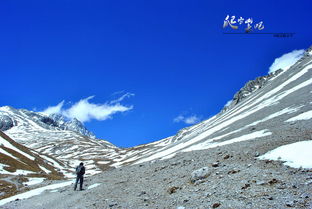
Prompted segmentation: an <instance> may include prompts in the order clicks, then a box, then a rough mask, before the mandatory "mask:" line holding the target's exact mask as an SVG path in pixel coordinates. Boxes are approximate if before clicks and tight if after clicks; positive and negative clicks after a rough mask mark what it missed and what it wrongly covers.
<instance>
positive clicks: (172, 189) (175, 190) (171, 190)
mask: <svg viewBox="0 0 312 209" xmlns="http://www.w3.org/2000/svg"><path fill="white" fill-rule="evenodd" d="M178 189H181V188H180V187H176V186H173V187H170V188H169V189H168V190H167V192H168V193H169V194H173V193H176V192H177V190H178Z"/></svg>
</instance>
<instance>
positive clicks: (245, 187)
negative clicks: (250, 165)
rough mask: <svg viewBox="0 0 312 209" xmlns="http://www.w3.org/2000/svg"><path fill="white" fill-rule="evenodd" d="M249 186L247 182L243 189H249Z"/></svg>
mask: <svg viewBox="0 0 312 209" xmlns="http://www.w3.org/2000/svg"><path fill="white" fill-rule="evenodd" d="M248 187H250V184H245V185H244V186H243V187H242V189H247V188H248Z"/></svg>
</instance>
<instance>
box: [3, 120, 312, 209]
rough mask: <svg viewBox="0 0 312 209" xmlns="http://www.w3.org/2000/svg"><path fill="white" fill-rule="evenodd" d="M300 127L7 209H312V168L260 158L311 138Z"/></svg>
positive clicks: (89, 181) (109, 175) (122, 171)
mask: <svg viewBox="0 0 312 209" xmlns="http://www.w3.org/2000/svg"><path fill="white" fill-rule="evenodd" d="M297 125H298V127H300V128H298V127H296V126H294V125H292V126H290V127H289V128H288V132H287V129H283V134H281V133H279V132H278V130H277V131H276V133H275V134H273V135H271V136H267V137H264V138H261V139H260V140H259V139H258V140H251V141H246V142H240V143H234V144H230V145H226V146H222V147H217V148H213V149H208V150H202V151H193V152H187V153H180V154H178V155H176V156H174V157H173V158H171V159H167V160H162V161H158V160H157V161H152V162H147V163H144V164H140V165H132V166H124V167H121V168H118V169H111V170H108V171H106V172H103V173H101V174H98V175H95V176H92V177H88V178H86V179H85V188H87V187H88V186H90V185H93V184H95V183H100V185H99V186H98V187H95V188H92V189H86V190H84V191H73V186H71V187H64V188H61V189H59V190H58V191H57V192H53V193H51V192H49V191H46V192H44V193H42V194H41V195H39V196H35V197H32V198H30V199H26V200H18V201H14V202H11V203H9V204H7V205H4V206H3V208H5V209H9V208H21V209H28V208H29V209H34V208H40V209H41V208H42V209H43V208H58V209H62V208H64V209H65V208H66V209H69V208H133V209H138V208H180V209H182V208H183V207H184V208H312V170H303V169H294V168H290V167H287V166H285V165H283V164H282V162H276V161H265V160H258V159H257V158H256V157H257V156H258V155H262V154H264V153H266V152H267V151H269V150H272V149H274V148H275V147H278V146H280V145H283V144H288V143H291V142H295V141H300V140H307V138H309V137H311V135H309V134H308V135H307V131H309V129H304V127H305V126H306V128H307V127H308V126H309V125H311V124H297ZM294 130H297V132H296V131H294ZM310 139H311V138H310ZM202 167H208V168H209V176H208V177H207V178H205V179H202V180H198V181H196V182H195V183H192V182H191V181H190V178H191V173H192V172H193V171H194V170H197V169H200V168H202Z"/></svg>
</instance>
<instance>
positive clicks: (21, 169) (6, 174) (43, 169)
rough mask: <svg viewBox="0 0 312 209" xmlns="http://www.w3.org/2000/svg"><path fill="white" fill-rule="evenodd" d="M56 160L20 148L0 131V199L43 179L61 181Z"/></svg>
mask: <svg viewBox="0 0 312 209" xmlns="http://www.w3.org/2000/svg"><path fill="white" fill-rule="evenodd" d="M56 164H57V165H61V163H60V162H57V160H55V159H53V158H51V157H49V156H45V155H40V154H38V153H37V152H36V151H34V150H30V149H28V148H27V147H25V146H22V145H20V144H18V143H16V142H15V141H14V140H12V139H11V138H10V137H8V136H7V135H6V134H4V133H3V132H1V131H0V199H3V198H5V197H8V196H11V195H13V194H16V193H17V192H21V191H25V189H26V190H27V188H28V187H27V186H29V185H31V184H33V183H35V182H38V181H39V182H40V181H43V180H44V179H62V178H63V174H62V173H60V172H59V169H58V168H57V167H56Z"/></svg>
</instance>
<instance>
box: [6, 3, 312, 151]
mask: <svg viewBox="0 0 312 209" xmlns="http://www.w3.org/2000/svg"><path fill="white" fill-rule="evenodd" d="M310 11H312V4H311V1H310V0H306V1H303V0H298V1H296V2H295V3H294V2H293V1H285V0H283V1H280V0H277V1H274V4H272V1H261V2H260V1H254V2H253V1H213V2H212V1H181V0H179V1H168V0H167V1H161V0H158V1H136V0H135V1H77V0H76V1H69V0H62V1H58V0H56V1H1V3H0V24H1V27H0V45H1V47H0V70H1V86H2V90H1V92H0V106H4V105H10V106H13V107H15V108H26V109H30V110H36V111H42V110H45V109H46V108H48V107H51V106H55V105H57V104H59V103H60V102H62V101H64V102H63V106H62V111H63V113H66V114H67V115H69V116H73V115H75V114H78V113H79V114H82V116H81V117H84V116H86V114H84V113H82V112H79V111H80V109H79V108H78V109H77V108H76V109H75V108H72V107H73V106H74V107H77V105H78V104H80V105H81V103H84V104H85V105H82V107H83V108H82V110H81V111H89V112H88V113H87V117H84V119H85V122H84V124H85V125H86V126H87V128H88V129H89V130H91V131H93V132H94V133H95V134H96V136H97V137H98V138H103V139H107V140H109V141H110V142H112V143H114V144H116V145H118V146H123V147H129V146H134V145H138V144H142V143H147V142H151V141H155V140H159V139H162V138H164V137H168V136H171V135H174V134H175V133H176V132H177V131H178V130H179V129H181V128H183V127H186V126H188V124H186V123H185V122H196V121H197V120H204V119H208V118H209V117H211V116H213V115H214V114H216V113H218V112H219V111H220V109H222V107H223V106H224V105H225V103H226V102H227V101H229V100H230V99H231V98H232V97H233V95H234V93H235V92H236V91H237V90H239V89H240V88H241V87H242V86H243V85H244V84H245V83H246V82H247V81H248V80H251V79H254V78H255V77H257V76H261V75H265V74H267V72H268V71H269V67H270V66H271V64H272V63H273V61H274V60H275V58H277V57H280V56H281V55H283V54H285V53H288V52H290V51H292V50H294V49H304V48H307V47H309V46H310V45H311V44H312V42H311V37H312V30H311V12H310ZM227 15H230V16H232V15H235V16H236V17H237V18H238V17H239V16H242V17H243V18H253V20H254V24H255V23H257V22H260V21H263V24H264V26H265V28H264V29H263V30H262V31H257V30H254V31H252V32H266V33H271V32H273V33H275V32H288V33H289V32H291V33H295V34H294V36H293V37H288V38H277V37H273V35H272V34H262V35H260V34H258V35H252V34H249V35H246V34H223V32H236V31H234V30H233V29H231V28H230V27H227V28H222V26H223V21H224V19H225V17H226V16H227ZM243 28H244V27H243V25H241V26H239V29H238V31H240V32H244V30H243ZM91 96H94V97H92V98H91ZM122 96H124V98H121V97H122ZM86 98H89V100H88V101H87V100H86ZM118 99H120V101H116V100H118ZM79 101H80V103H79ZM75 105H76V106H75ZM118 105H119V106H118ZM79 107H80V106H79ZM88 108H89V109H92V110H91V113H92V114H91V113H90V110H89V109H88ZM101 108H102V109H101ZM105 108H106V109H105ZM102 110H103V111H107V110H108V112H107V114H106V115H105V114H102V113H103V112H102V113H99V112H101V111H102ZM110 111H111V112H110ZM83 114H84V115H83ZM98 114H99V115H100V116H101V117H100V116H99V115H98ZM101 114H102V115H101ZM96 116H99V117H98V118H96ZM179 116H180V117H179ZM79 117H80V116H79ZM189 117H193V119H194V120H189V121H188V120H187V119H190V118H189ZM179 119H180V120H179Z"/></svg>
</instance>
